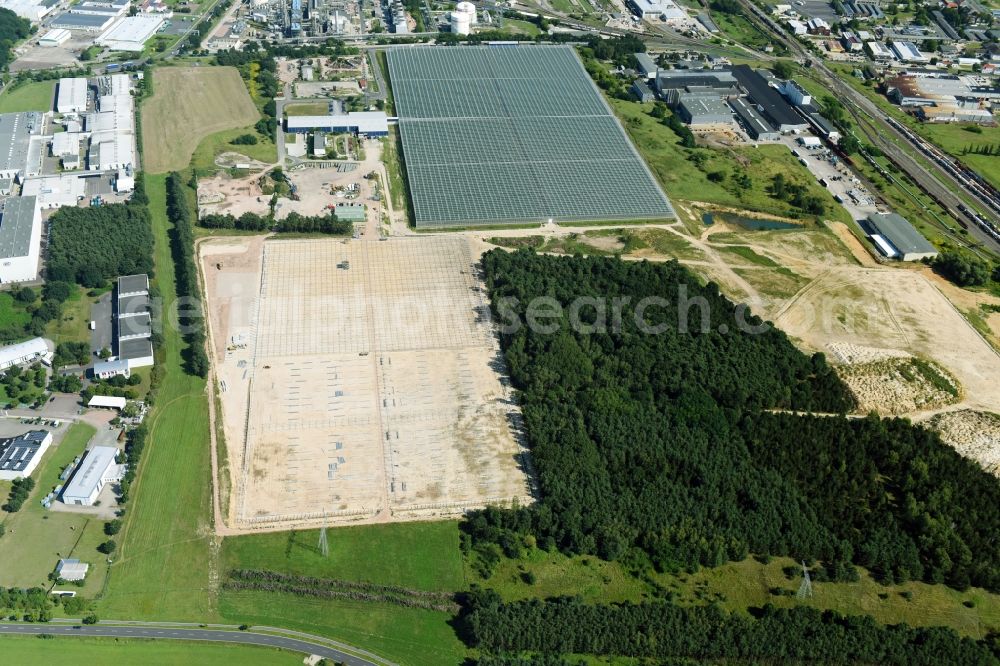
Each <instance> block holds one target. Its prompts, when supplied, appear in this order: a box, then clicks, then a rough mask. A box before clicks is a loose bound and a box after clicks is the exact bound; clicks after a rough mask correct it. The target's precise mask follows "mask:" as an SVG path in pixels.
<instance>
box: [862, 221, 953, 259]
mask: <svg viewBox="0 0 1000 666" xmlns="http://www.w3.org/2000/svg"><path fill="white" fill-rule="evenodd" d="M862 226H864V227H866V228H865V231H867V232H868V235H869V237H871V239H872V242H874V243H875V246H876V247H877V248H878V249H879V251H880V252H881V253H882V254H884V255H885V256H886V257H888V258H889V259H899V260H900V261H919V260H921V259H932V258H934V257H936V256H937V254H938V252H937V250H936V249H934V246H933V245H931V244H930V243H929V242H928V241H927V239H926V238H924V237H923V235H921V233H920V232H919V231H917V230H916V229H915V228H914V227H913V225H912V224H910V223H909V222H908V221H907V220H906V218H904V217H903V216H901V215H897V214H896V213H885V214H883V213H874V214H872V215H869V216H868V220H867V224H866V225H862Z"/></svg>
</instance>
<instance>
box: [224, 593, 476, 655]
mask: <svg viewBox="0 0 1000 666" xmlns="http://www.w3.org/2000/svg"><path fill="white" fill-rule="evenodd" d="M219 609H220V611H221V613H222V615H223V617H224V618H225V619H226V620H227V621H230V622H246V623H248V624H267V625H270V626H280V627H283V628H286V629H295V630H297V631H307V632H309V633H314V634H321V635H325V636H330V637H331V638H335V639H338V640H342V641H344V642H346V643H349V644H350V645H354V646H356V647H360V648H364V649H366V650H369V651H371V652H374V653H375V654H378V655H380V656H382V657H385V658H387V659H391V660H392V661H395V662H397V663H399V664H405V665H407V666H447V665H451V666H458V664H461V663H462V662H463V660H464V659H465V656H466V649H465V646H464V645H463V644H462V643H461V641H459V640H458V638H457V637H456V636H455V632H454V630H453V629H452V628H451V626H450V625H449V620H450V619H451V617H450V616H449V615H448V614H446V613H438V612H433V611H427V610H418V609H413V608H404V607H401V606H390V605H387V604H377V603H368V602H357V601H341V600H327V599H314V598H311V597H296V596H292V595H289V594H275V593H270V592H223V593H222V595H221V596H220V599H219Z"/></svg>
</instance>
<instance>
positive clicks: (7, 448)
mask: <svg viewBox="0 0 1000 666" xmlns="http://www.w3.org/2000/svg"><path fill="white" fill-rule="evenodd" d="M51 443H52V433H51V432H49V431H47V430H31V431H28V432H26V433H24V434H23V435H18V436H17V437H7V438H4V439H0V479H4V480H5V481H12V480H14V479H20V478H22V477H25V476H31V473H32V472H34V471H35V468H36V467H37V466H38V462H39V461H40V460H41V459H42V456H44V455H45V452H46V451H47V450H48V449H49V445H50V444H51Z"/></svg>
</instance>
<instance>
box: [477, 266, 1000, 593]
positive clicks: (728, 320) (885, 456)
mask: <svg viewBox="0 0 1000 666" xmlns="http://www.w3.org/2000/svg"><path fill="white" fill-rule="evenodd" d="M483 265H484V269H485V272H486V279H487V286H488V288H489V290H490V294H491V297H492V299H493V304H494V308H495V310H496V313H497V317H498V320H499V323H500V325H501V327H503V328H504V330H505V331H506V332H504V333H502V335H501V343H502V346H503V349H504V351H505V354H506V357H507V361H508V365H509V370H510V373H511V379H512V381H513V383H514V386H515V387H516V388H517V389H518V391H519V392H520V396H519V397H520V402H521V405H522V408H523V414H524V422H525V430H526V433H527V439H528V445H529V447H530V449H531V458H532V462H533V466H534V469H535V472H536V478H537V481H538V484H539V490H540V496H541V500H540V502H538V503H537V504H536V505H534V506H532V507H529V508H519V509H499V508H495V507H493V508H487V509H486V510H484V511H481V512H478V513H475V514H473V515H471V516H470V517H469V519H468V520H467V521H466V522H465V523H464V525H463V530H464V532H465V535H464V536H463V547H464V548H465V550H466V551H467V552H469V551H474V553H475V556H474V561H475V562H476V563H477V565H478V567H479V568H480V571H481V572H482V573H484V574H487V575H488V574H489V572H490V570H491V567H492V565H493V564H494V563H496V562H497V561H498V560H499V558H500V556H501V554H505V555H507V556H508V557H518V556H519V555H520V554H521V553H522V552H523V551H524V549H525V547H526V546H525V544H527V543H530V542H531V541H532V540H534V541H536V542H537V543H538V545H539V546H541V547H542V548H545V549H553V548H558V549H559V550H561V551H563V552H565V553H567V554H575V553H587V554H596V555H598V556H599V557H602V558H604V559H613V560H622V561H623V562H624V563H625V564H626V566H628V567H630V568H631V569H633V570H636V571H639V572H641V571H643V570H647V569H648V568H649V567H650V566H653V567H655V568H656V569H658V570H661V571H677V570H683V569H693V568H697V567H698V566H701V565H707V566H714V565H718V564H721V563H723V562H725V561H727V560H739V559H743V558H744V557H746V555H747V554H748V553H751V552H752V553H758V554H772V555H790V556H793V557H796V558H803V559H815V560H820V561H822V562H824V563H826V565H827V567H826V568H827V570H828V571H831V572H833V575H834V577H835V578H836V577H844V578H849V577H851V576H853V575H854V572H853V569H852V568H851V566H850V563H855V564H863V565H865V566H867V567H870V568H871V569H872V571H873V572H874V573H875V575H876V576H881V577H882V578H883V579H885V580H904V579H908V578H920V579H923V580H926V581H929V582H939V581H943V582H947V583H949V584H951V585H953V586H955V587H960V588H961V587H966V586H968V585H969V584H970V583H973V584H976V585H983V586H985V587H987V588H989V589H992V590H996V589H1000V578H998V576H997V573H998V571H1000V566H998V565H1000V562H998V553H997V550H996V548H995V547H993V546H991V545H990V543H989V539H990V538H993V536H994V535H995V534H996V533H997V528H998V527H1000V484H997V482H996V480H995V479H993V478H991V477H989V476H988V475H986V473H985V472H983V471H982V470H981V469H979V468H978V467H977V466H976V465H974V464H972V463H969V462H967V461H965V460H963V459H962V458H961V457H960V456H959V455H958V454H957V453H955V452H954V450H953V449H951V448H950V447H948V446H945V445H944V444H942V443H941V442H940V440H939V439H938V438H937V437H936V436H935V435H933V434H931V433H929V432H927V431H925V430H923V429H921V428H918V427H915V426H912V425H910V424H908V423H906V422H904V421H891V422H889V421H887V422H881V421H878V420H875V419H873V420H848V419H846V418H843V417H797V416H793V415H781V414H771V413H769V412H768V411H767V410H803V411H817V412H830V413H842V412H846V411H849V410H851V409H852V408H853V407H854V404H853V401H852V399H851V398H850V397H849V395H848V392H847V391H846V389H845V388H844V386H843V385H842V384H841V382H840V380H839V379H838V378H837V377H836V375H835V374H834V373H833V372H832V370H831V369H830V368H829V366H828V365H827V364H826V361H825V359H824V358H823V357H822V356H821V355H815V356H813V357H811V358H810V357H808V356H806V355H804V354H802V353H800V352H799V351H797V350H796V349H795V347H793V346H792V344H791V343H790V342H789V341H788V339H787V338H786V337H785V335H784V334H783V333H782V332H780V331H778V330H777V329H774V328H773V327H764V328H766V330H764V331H763V332H758V333H749V332H740V331H741V330H745V327H744V329H741V327H740V323H739V322H740V320H741V316H742V314H741V313H742V312H743V310H742V309H741V308H740V307H738V306H735V305H734V304H733V303H731V302H730V301H728V300H727V299H725V298H724V297H723V296H722V295H720V294H719V291H718V289H717V287H716V286H715V285H714V284H711V283H710V284H708V285H706V286H701V285H699V284H698V282H697V281H696V280H695V278H694V277H693V276H692V275H691V274H690V273H688V272H687V271H686V270H685V269H684V268H682V267H681V266H680V265H679V264H677V263H676V262H671V263H665V264H651V263H645V262H644V263H638V262H623V261H621V260H617V259H612V258H583V257H551V256H540V255H535V254H533V253H532V252H530V251H519V252H514V253H508V252H504V251H500V250H495V251H493V252H490V253H488V254H486V255H485V256H484V259H483ZM683 292H686V295H683V296H682V295H681V294H682V293H683ZM543 295H544V296H548V297H552V298H554V299H555V301H557V302H558V303H559V304H560V305H561V306H562V307H563V308H564V311H563V313H562V315H560V316H559V317H558V318H557V319H554V320H552V319H547V320H546V323H547V324H553V323H554V324H555V325H554V328H555V329H556V330H554V331H549V332H541V331H539V330H533V328H537V327H530V326H521V327H519V328H518V327H517V326H516V325H511V322H516V321H525V320H526V319H527V313H528V312H529V304H531V303H532V299H534V298H536V297H538V296H543ZM580 296H586V297H593V298H596V299H599V300H601V299H614V298H625V297H627V298H629V299H631V300H630V303H629V305H628V306H626V307H624V308H623V309H621V317H620V319H621V324H620V326H618V327H617V330H616V327H614V326H610V327H608V330H607V331H606V332H593V331H586V330H579V329H580V327H571V326H570V318H569V316H568V314H567V311H566V308H567V306H569V305H570V304H571V303H572V302H573V301H574V299H576V298H577V297H580ZM653 296H658V297H662V298H666V299H667V300H668V301H669V302H670V303H671V304H672V305H671V306H669V307H656V308H650V309H647V310H646V312H645V315H644V317H645V321H646V323H647V324H649V325H658V324H663V325H666V330H665V331H663V332H661V333H659V334H649V333H643V332H642V330H641V328H640V326H639V325H638V323H637V321H636V318H635V312H636V305H637V304H638V303H640V302H641V301H642V299H644V298H647V297H653ZM698 297H700V298H701V299H704V300H703V304H704V306H705V307H704V311H705V312H706V314H707V319H706V320H705V322H706V324H707V325H706V326H705V328H704V329H701V327H700V326H699V325H698V324H699V322H698V320H699V319H701V312H702V309H701V308H699V307H692V308H691V309H690V310H689V315H688V316H689V318H692V319H693V321H694V323H693V324H691V325H689V326H688V327H687V328H688V329H689V331H688V332H684V333H682V332H679V330H678V329H679V328H683V327H680V324H681V321H682V315H681V312H682V310H684V308H681V307H678V306H677V303H679V302H681V301H683V300H684V299H687V300H689V301H690V300H691V299H696V298H698ZM582 312H583V315H584V316H583V319H585V320H586V319H587V317H588V316H589V317H590V319H589V320H587V321H590V322H593V321H595V317H596V314H595V313H596V311H595V310H594V309H593V308H592V307H591V308H584V309H583V311H582ZM609 317H610V314H609ZM746 321H747V322H748V323H749V324H750V325H751V326H755V325H759V324H761V322H760V320H759V319H756V318H754V317H753V316H748V317H747V318H746ZM574 328H575V329H577V330H574ZM723 330H725V332H722V331H723ZM931 481H933V483H931ZM958 488H962V489H963V492H958Z"/></svg>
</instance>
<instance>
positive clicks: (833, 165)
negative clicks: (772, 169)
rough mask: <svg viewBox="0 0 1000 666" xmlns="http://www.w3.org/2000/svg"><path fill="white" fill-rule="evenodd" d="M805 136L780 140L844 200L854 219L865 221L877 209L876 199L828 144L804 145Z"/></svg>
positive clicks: (838, 198)
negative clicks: (813, 146)
mask: <svg viewBox="0 0 1000 666" xmlns="http://www.w3.org/2000/svg"><path fill="white" fill-rule="evenodd" d="M805 136H811V135H799V136H792V135H788V136H783V137H782V138H781V143H783V144H785V145H786V146H788V149H789V150H791V151H792V154H794V155H797V156H798V158H799V162H800V163H802V164H803V166H805V167H806V168H807V169H809V172H810V173H811V174H812V175H813V176H815V178H816V180H817V181H818V182H820V184H825V187H826V189H827V190H829V192H830V194H832V195H833V196H834V198H835V199H837V200H838V201H840V202H841V203H842V205H843V206H844V208H846V209H847V212H849V213H850V214H851V217H853V218H854V219H855V220H863V219H865V218H866V217H868V216H869V215H871V214H872V213H875V212H878V210H879V209H878V206H876V204H875V198H874V197H873V196H872V194H871V193H870V192H868V191H867V190H866V189H865V187H864V185H862V184H861V181H860V180H858V178H857V177H856V176H854V175H853V174H852V173H851V170H850V169H848V168H847V167H846V166H844V165H843V164H842V163H841V162H840V161H839V160H838V159H837V156H836V155H834V154H833V152H832V151H831V150H830V149H829V148H827V147H826V146H823V145H821V146H819V147H817V148H806V147H804V146H802V145H801V144H800V143H799V139H800V138H802V137H805Z"/></svg>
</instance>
